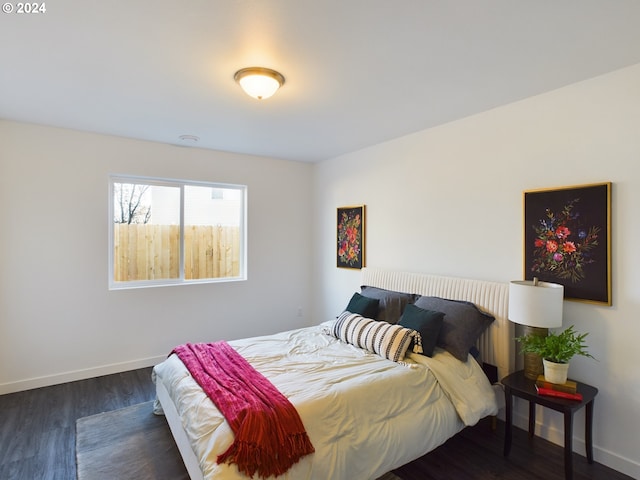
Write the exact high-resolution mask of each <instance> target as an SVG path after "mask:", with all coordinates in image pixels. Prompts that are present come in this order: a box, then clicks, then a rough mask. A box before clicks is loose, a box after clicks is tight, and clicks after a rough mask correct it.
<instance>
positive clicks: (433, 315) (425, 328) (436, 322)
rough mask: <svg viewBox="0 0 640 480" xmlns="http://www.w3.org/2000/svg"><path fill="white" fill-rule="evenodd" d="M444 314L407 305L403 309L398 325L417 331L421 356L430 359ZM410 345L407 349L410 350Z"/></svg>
mask: <svg viewBox="0 0 640 480" xmlns="http://www.w3.org/2000/svg"><path fill="white" fill-rule="evenodd" d="M443 319H444V313H442V312H434V311H433V310H425V309H423V308H420V307H416V306H415V305H412V304H408V305H407V306H405V307H404V312H403V313H402V317H400V321H399V322H398V325H400V326H402V327H406V328H410V329H412V330H415V331H417V332H418V333H419V334H420V339H421V344H422V355H425V356H427V357H430V356H432V355H433V349H434V348H435V347H436V342H437V341H438V335H439V334H440V330H441V329H442V323H443ZM412 347H413V343H412V345H411V346H410V347H409V348H410V349H411V348H412Z"/></svg>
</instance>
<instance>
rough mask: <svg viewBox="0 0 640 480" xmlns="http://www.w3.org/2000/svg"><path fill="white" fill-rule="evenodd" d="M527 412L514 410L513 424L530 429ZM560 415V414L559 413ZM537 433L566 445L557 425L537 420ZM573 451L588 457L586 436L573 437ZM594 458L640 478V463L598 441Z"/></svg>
mask: <svg viewBox="0 0 640 480" xmlns="http://www.w3.org/2000/svg"><path fill="white" fill-rule="evenodd" d="M527 415H528V411H527V414H523V413H521V412H516V411H514V412H513V425H514V426H516V427H519V428H521V429H523V430H529V418H528V416H527ZM559 415H560V414H559ZM535 433H536V435H537V436H539V437H542V438H544V439H545V440H548V441H550V442H551V443H555V444H556V445H559V446H561V447H562V446H564V431H563V430H559V429H558V428H556V427H555V426H553V425H551V426H549V425H544V424H542V423H540V422H539V421H536V431H535ZM573 451H574V452H576V453H577V454H578V455H582V456H583V457H586V444H585V440H584V438H578V437H576V436H574V437H573ZM593 460H594V461H596V462H598V463H601V464H602V465H606V466H607V467H609V468H612V469H614V470H616V471H618V472H621V473H624V474H625V475H629V476H630V477H631V478H640V464H639V463H637V462H634V461H633V460H630V459H628V458H625V457H623V456H621V455H618V454H616V453H614V452H611V451H609V450H606V449H603V448H601V447H599V446H598V445H597V444H596V443H594V445H593Z"/></svg>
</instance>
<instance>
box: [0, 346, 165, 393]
mask: <svg viewBox="0 0 640 480" xmlns="http://www.w3.org/2000/svg"><path fill="white" fill-rule="evenodd" d="M166 358H167V356H166V355H161V356H158V357H149V358H141V359H138V360H132V361H130V362H122V363H112V364H110V365H103V366H100V367H94V368H86V369H82V370H74V371H71V372H64V373H59V374H55V375H47V376H43V377H36V378H29V379H26V380H19V381H17V382H9V383H2V384H0V395H4V394H6V393H15V392H22V391H24V390H31V389H33V388H40V387H49V386H51V385H58V384H60V383H67V382H75V381H76V380H84V379H87V378H93V377H101V376H103V375H110V374H112V373H120V372H126V371H129V370H136V369H138V368H145V367H151V366H153V365H156V364H158V363H160V362H162V361H163V360H165V359H166Z"/></svg>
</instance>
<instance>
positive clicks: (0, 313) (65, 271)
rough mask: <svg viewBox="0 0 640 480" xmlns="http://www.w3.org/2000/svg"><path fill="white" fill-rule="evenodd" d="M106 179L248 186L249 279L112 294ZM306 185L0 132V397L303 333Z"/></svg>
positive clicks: (302, 176) (302, 178)
mask: <svg viewBox="0 0 640 480" xmlns="http://www.w3.org/2000/svg"><path fill="white" fill-rule="evenodd" d="M109 173H121V174H132V175H148V176H155V177H168V178H180V179H188V180H201V181H214V182H225V183H234V184H245V185H247V186H248V198H249V206H248V222H249V224H248V232H249V242H248V260H249V263H248V281H246V282H235V283H216V284H199V285H187V286H174V287H156V288H146V289H136V290H127V291H109V290H108V288H107V287H108V285H107V250H108V247H107V226H108V221H109V219H108V214H107V207H108V174H109ZM311 175H312V167H311V166H310V165H309V164H306V163H302V162H287V161H280V160H273V159H268V158H258V157H251V156H246V155H235V154H229V153H222V152H211V151H207V150H202V149H194V148H184V147H177V146H172V145H164V144H157V143H150V142H143V141H135V140H129V139H123V138H117V137H109V136H103V135H95V134H89V133H81V132H76V131H71V130H64V129H56V128H49V127H41V126H35V125H27V124H20V123H15V122H7V121H0V205H1V207H0V208H1V209H2V210H1V211H2V226H1V227H0V228H1V233H0V265H1V267H0V393H7V392H10V391H16V390H21V389H26V388H32V387H36V386H42V385H48V384H53V383H58V382H62V381H68V380H73V379H78V378H86V377H91V376H94V375H99V374H105V373H111V372H116V371H123V370H127V369H131V368H138V367H140V366H146V365H152V364H154V363H156V362H158V361H160V360H161V359H162V358H164V357H165V356H166V355H167V354H168V353H169V351H170V349H171V348H172V347H173V346H175V345H177V344H179V343H183V342H186V341H191V342H197V341H214V340H217V339H233V338H239V337H247V336H252V335H256V334H264V333H271V332H276V331H280V330H285V329H289V328H292V327H294V326H299V325H300V324H304V323H308V322H309V320H308V317H310V315H308V313H309V311H310V303H309V302H310V300H309V299H310V270H311V258H310V255H309V245H310V241H311V223H310V222H311V220H310V216H309V210H310V206H311V203H310V202H311V198H310V195H309V191H310V189H311ZM292 199H293V201H292ZM283 291H284V292H287V300H286V301H283V300H282V296H281V294H282V292H283ZM291 299H293V301H292V300H291ZM298 308H301V309H302V317H298Z"/></svg>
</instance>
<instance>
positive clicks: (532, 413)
mask: <svg viewBox="0 0 640 480" xmlns="http://www.w3.org/2000/svg"><path fill="white" fill-rule="evenodd" d="M535 433H536V403H535V402H532V401H529V438H533V436H534V435H535Z"/></svg>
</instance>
